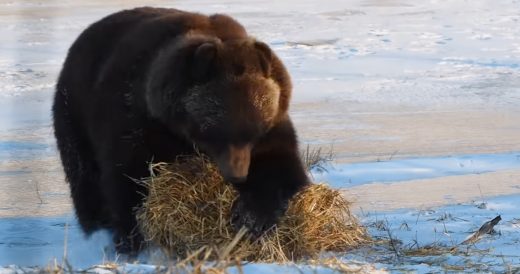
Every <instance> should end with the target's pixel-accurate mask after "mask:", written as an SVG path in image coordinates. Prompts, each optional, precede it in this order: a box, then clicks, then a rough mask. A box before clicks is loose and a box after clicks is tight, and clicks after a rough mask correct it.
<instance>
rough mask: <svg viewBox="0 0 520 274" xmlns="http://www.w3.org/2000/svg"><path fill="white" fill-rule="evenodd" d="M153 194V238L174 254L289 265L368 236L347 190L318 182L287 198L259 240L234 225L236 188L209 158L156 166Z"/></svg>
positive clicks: (144, 217)
mask: <svg viewBox="0 0 520 274" xmlns="http://www.w3.org/2000/svg"><path fill="white" fill-rule="evenodd" d="M152 174H153V175H152V176H151V178H149V179H148V180H146V181H145V184H146V185H147V186H148V189H149V195H148V196H147V197H145V200H144V204H143V206H142V207H141V208H140V209H139V210H138V215H137V218H138V222H139V224H140V228H141V231H142V233H143V235H144V236H145V238H146V239H147V240H148V241H151V242H153V243H155V244H157V245H159V246H161V247H163V248H164V249H165V250H166V251H167V252H168V253H169V254H170V255H175V256H179V257H182V258H184V257H186V256H190V254H191V256H199V257H204V258H205V259H218V260H229V259H237V258H239V259H241V260H249V261H263V262H284V261H288V260H299V259H302V258H316V257H317V256H318V255H319V253H320V252H322V251H346V250H349V249H351V248H354V247H357V246H359V245H360V244H362V243H366V242H367V241H368V236H367V233H366V231H365V229H364V228H363V227H361V226H360V225H359V224H358V222H357V220H356V218H355V217H354V216H352V215H351V213H350V211H349V203H348V202H347V201H346V200H345V199H344V198H343V196H342V195H341V193H339V192H338V191H336V190H333V189H330V188H329V187H327V186H326V185H323V184H312V185H310V186H308V187H307V188H306V189H304V190H303V191H301V192H300V193H298V194H297V195H296V196H295V197H294V198H293V199H292V200H291V201H290V203H289V207H288V210H287V213H286V214H285V216H284V217H282V219H281V220H280V222H279V224H278V226H276V227H275V228H274V229H273V231H270V232H268V233H267V234H266V235H264V236H263V237H261V238H260V239H257V240H255V241H253V240H250V239H249V238H248V237H247V233H246V231H245V230H241V231H239V232H238V233H236V232H235V231H234V230H233V229H232V227H231V225H230V222H229V220H230V214H231V206H232V203H233V201H234V200H235V198H236V197H237V193H236V192H235V190H234V189H233V187H232V186H230V185H229V184H226V183H225V182H224V181H223V178H222V177H221V176H220V174H219V172H218V170H217V168H216V167H215V166H214V165H213V164H211V163H210V162H209V161H208V159H207V158H205V157H204V156H192V157H184V158H181V159H179V160H178V161H177V162H175V163H170V164H167V163H159V164H155V165H153V166H152Z"/></svg>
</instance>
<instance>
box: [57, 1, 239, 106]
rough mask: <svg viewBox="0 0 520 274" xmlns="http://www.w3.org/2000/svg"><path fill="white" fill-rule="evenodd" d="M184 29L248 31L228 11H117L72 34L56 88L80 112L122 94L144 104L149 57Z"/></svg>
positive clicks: (234, 34)
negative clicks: (225, 12) (212, 12)
mask: <svg viewBox="0 0 520 274" xmlns="http://www.w3.org/2000/svg"><path fill="white" fill-rule="evenodd" d="M186 33H198V34H204V35H208V36H214V37H218V38H219V39H220V40H223V41H225V40H228V39H240V38H245V37H247V33H246V31H245V29H244V28H243V27H242V25H240V24H239V23H238V22H237V21H235V20H234V19H232V18H231V17H229V16H226V15H220V14H215V15H211V16H206V15H202V14H198V13H191V12H185V11H180V10H176V9H166V8H150V7H143V8H135V9H131V10H124V11H120V12H117V13H114V14H111V15H109V16H107V17H105V18H103V19H101V20H99V21H97V22H95V23H93V24H92V25H90V26H89V27H88V28H87V29H86V30H84V31H83V32H82V33H81V35H80V36H79V37H78V38H77V39H76V41H75V42H74V43H73V45H72V46H71V48H70V49H69V53H68V55H67V58H66V60H65V63H64V65H63V69H62V71H61V74H60V77H59V79H58V83H57V90H58V91H59V92H62V93H63V94H64V95H66V98H67V100H68V103H69V104H70V105H71V108H72V109H74V110H73V112H77V113H78V115H79V116H84V115H86V116H90V115H102V112H98V114H92V113H91V110H92V109H96V108H98V107H99V105H100V103H103V105H106V106H108V105H111V104H109V103H107V102H110V101H112V102H121V101H123V100H122V99H121V98H130V99H131V100H132V102H128V105H132V106H133V107H132V108H134V109H137V110H142V109H143V107H144V105H143V104H144V100H143V99H144V98H143V97H142V96H143V95H142V93H143V91H144V82H145V77H146V75H147V71H146V70H147V69H148V66H149V64H150V62H151V61H152V60H153V59H154V58H155V56H156V55H157V54H158V53H159V52H160V51H161V49H162V48H163V47H164V46H165V45H166V44H167V43H168V42H171V41H174V39H175V38H176V37H179V36H180V35H183V34H186ZM125 100H126V99H125ZM116 105H117V103H116ZM112 107H113V105H112Z"/></svg>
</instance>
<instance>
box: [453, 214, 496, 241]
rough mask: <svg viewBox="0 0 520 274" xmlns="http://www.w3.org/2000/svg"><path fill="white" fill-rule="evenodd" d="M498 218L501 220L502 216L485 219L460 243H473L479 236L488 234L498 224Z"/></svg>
mask: <svg viewBox="0 0 520 274" xmlns="http://www.w3.org/2000/svg"><path fill="white" fill-rule="evenodd" d="M500 220H502V217H500V215H498V216H497V217H495V218H494V219H493V220H491V221H487V222H485V223H484V224H483V225H482V226H481V227H480V228H479V230H478V231H477V232H475V233H473V234H471V235H470V236H469V237H468V238H466V240H464V241H463V242H462V243H461V244H463V245H465V244H473V243H476V242H477V241H478V240H480V238H481V237H482V236H483V235H485V234H489V233H491V232H492V231H493V227H494V226H495V225H496V224H498V222H500Z"/></svg>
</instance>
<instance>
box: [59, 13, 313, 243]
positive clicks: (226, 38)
mask: <svg viewBox="0 0 520 274" xmlns="http://www.w3.org/2000/svg"><path fill="white" fill-rule="evenodd" d="M290 96H291V83H290V79H289V76H288V74H287V71H286V69H285V68H284V66H283V64H282V63H281V61H280V60H279V59H278V58H277V57H276V55H275V54H274V53H273V52H272V51H271V50H270V49H269V47H268V46H267V45H266V44H264V43H262V42H258V41H256V40H255V39H253V38H251V37H249V36H248V35H247V33H246V31H245V30H244V28H243V27H242V26H241V25H240V24H239V23H237V22H236V21H235V20H233V19H232V18H230V17H229V16H226V15H220V14H217V15H212V16H209V17H208V16H204V15H201V14H196V13H188V12H183V11H179V10H174V9H159V8H137V9H133V10H126V11H121V12H118V13H115V14H112V15H110V16H108V17H106V18H104V19H102V20H100V21H98V22H96V23H94V24H92V25H91V26H90V27H88V28H87V29H86V30H85V31H84V32H83V33H82V34H81V35H80V36H79V38H78V39H77V40H76V41H75V42H74V44H73V45H72V46H71V48H70V50H69V53H68V56H67V58H66V61H65V63H64V66H63V69H62V71H61V75H60V77H59V80H58V84H57V88H56V95H55V101H54V106H53V115H54V127H55V134H56V139H57V143H58V148H59V151H60V155H61V160H62V163H63V166H64V170H65V174H66V177H67V180H68V182H69V184H70V189H71V195H72V199H73V202H74V207H75V210H76V214H77V217H78V219H79V222H80V224H81V226H82V228H83V229H84V231H85V232H86V233H87V234H89V233H91V232H93V231H95V230H97V229H100V228H107V229H110V230H113V231H114V241H115V242H116V244H118V247H119V250H120V251H136V250H138V248H139V244H140V242H141V236H140V234H139V232H138V231H136V230H135V227H136V219H135V215H134V209H135V207H137V206H139V204H140V202H141V200H142V194H143V193H145V192H146V189H144V188H143V187H142V186H141V185H139V184H137V183H135V181H134V180H132V178H142V177H146V176H148V175H149V172H148V163H149V162H151V161H154V162H157V161H172V160H174V159H175V158H176V156H178V155H183V154H184V155H185V154H191V153H193V152H194V150H195V148H194V145H195V147H198V148H200V150H201V151H202V152H204V153H207V154H208V155H209V156H210V157H211V158H212V159H213V160H214V161H215V162H216V163H217V165H218V166H219V169H220V170H221V172H222V174H223V176H224V177H225V178H226V179H227V180H228V181H230V182H231V183H233V184H234V185H235V186H236V188H237V189H238V191H239V198H238V200H237V201H236V202H235V205H234V208H233V212H234V215H233V219H232V223H233V225H234V226H235V227H240V226H242V225H245V226H247V227H248V228H250V229H251V231H252V232H253V233H254V234H256V235H259V234H260V233H262V232H263V231H265V230H266V229H267V228H269V227H270V226H272V225H273V224H274V223H275V222H276V220H277V218H278V217H279V216H280V215H281V214H283V212H284V210H285V207H286V204H287V200H288V199H289V198H290V197H292V196H293V195H294V194H295V193H296V192H297V191H298V190H299V189H300V188H301V187H302V186H303V185H305V184H306V183H307V182H308V178H307V175H306V172H305V170H304V168H303V166H302V163H301V160H300V158H299V155H298V146H297V138H296V134H295V131H294V129H293V126H292V123H291V121H290V119H289V116H288V113H287V110H288V105H289V99H290Z"/></svg>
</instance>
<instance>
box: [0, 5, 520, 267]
mask: <svg viewBox="0 0 520 274" xmlns="http://www.w3.org/2000/svg"><path fill="white" fill-rule="evenodd" d="M142 5H151V6H162V7H174V8H179V9H185V10H190V11H199V12H203V13H217V12H221V13H222V12H224V13H228V14H230V15H232V16H233V17H235V18H237V19H238V20H239V21H240V22H241V23H243V24H244V26H245V27H246V29H247V30H248V32H249V33H250V34H251V35H253V36H255V37H257V38H258V39H260V40H262V41H265V42H266V43H268V44H269V45H270V46H271V47H272V49H273V50H275V51H276V53H277V54H278V55H279V56H280V57H281V58H282V59H283V61H284V63H285V64H286V65H287V68H288V70H289V71H290V73H291V75H292V78H293V84H294V93H293V101H292V106H291V116H292V118H293V120H294V123H295V125H296V127H297V130H298V133H299V137H300V142H301V144H302V147H305V146H307V145H309V147H310V148H311V149H312V148H316V147H323V148H325V150H326V149H329V148H330V149H332V151H333V153H334V156H335V157H334V161H333V162H330V163H327V164H325V165H324V168H325V169H326V171H323V170H322V171H321V172H320V171H319V170H315V171H314V172H313V177H314V179H315V180H316V181H326V182H327V183H329V184H330V185H331V186H333V187H336V188H340V189H341V190H342V191H344V193H345V195H346V197H347V198H348V199H349V200H352V201H353V204H352V209H353V210H354V211H355V212H356V213H357V215H358V216H359V217H360V218H361V220H362V222H363V223H364V224H365V225H366V226H367V227H368V228H369V231H370V233H371V235H372V236H373V237H374V238H375V239H376V240H377V241H376V243H375V244H374V245H372V246H369V247H366V248H362V249H360V250H355V251H351V252H348V253H341V254H340V253H338V254H324V255H323V256H324V257H336V258H339V259H340V260H341V261H343V262H345V263H347V264H349V265H351V266H353V267H358V269H359V270H360V271H361V272H370V271H375V270H380V271H385V270H389V271H395V272H401V271H413V272H420V273H423V272H444V271H453V272H459V271H467V272H475V271H491V272H507V271H512V272H514V271H520V270H519V269H520V261H519V258H520V249H518V244H519V240H520V239H519V235H520V234H519V229H520V225H519V224H520V221H519V220H520V213H519V212H520V202H519V201H520V27H519V26H520V1H518V0H498V1H485V0H480V1H464V0H446V1H437V0H425V1H412V0H349V1H343V0H327V1H316V0H284V1H268V0H252V1H239V0H229V1H212V0H211V1H210V0H203V1H188V0H180V1H175V2H172V1H167V0H150V1H146V2H143V1H138V0H127V1H119V0H105V1H101V0H93V1H76V0H60V1H58V0H46V1H40V0H23V1H22V0H18V1H16V0H0V266H5V267H0V273H13V271H22V272H23V271H32V270H35V268H23V267H29V266H39V267H42V266H43V267H44V266H46V265H48V264H49V262H52V261H53V260H54V259H56V260H57V261H58V262H59V263H61V261H62V259H63V255H64V248H65V247H66V249H67V252H66V253H67V259H68V261H69V262H70V263H71V264H72V265H73V266H74V267H75V268H78V269H79V268H82V269H85V268H88V267H89V266H91V265H95V264H100V263H102V262H103V261H106V260H118V261H119V262H121V263H122V264H121V265H120V269H119V270H120V271H123V272H128V273H132V272H136V273H137V272H150V273H151V272H155V271H157V270H161V269H156V268H155V266H154V265H153V264H154V263H156V262H157V256H159V255H157V256H156V255H155V253H153V252H152V253H151V255H150V254H148V255H145V256H143V257H142V258H141V261H140V263H148V264H125V263H124V258H116V257H115V254H114V252H113V247H111V245H110V238H111V236H110V235H109V233H107V232H99V233H96V234H94V235H93V236H92V237H91V238H89V239H86V238H85V237H84V236H83V235H82V234H81V231H80V229H79V227H78V224H77V223H76V220H75V216H74V214H73V209H72V207H71V202H70V198H69V190H68V186H67V184H66V183H65V182H64V177H63V172H62V168H61V165H60V163H59V158H58V154H57V151H56V146H55V140H54V136H53V131H52V126H51V113H50V108H51V102H52V98H53V92H54V86H55V82H56V79H57V76H58V73H59V71H60V69H61V65H62V62H63V60H64V58H65V56H66V53H67V49H68V47H69V46H70V44H71V43H72V42H73V41H74V39H76V37H77V36H78V35H79V33H80V32H81V31H82V30H83V29H84V28H86V27H87V26H88V25H89V24H90V23H92V22H94V21H96V20H98V19H100V18H101V17H103V16H106V15H108V14H110V13H112V12H115V11H118V10H121V9H124V8H131V7H136V6H142ZM497 215H501V216H502V221H501V222H500V223H498V225H497V226H495V230H496V233H494V234H493V235H486V236H484V237H483V238H482V239H481V240H480V241H479V242H477V243H475V244H472V245H460V243H461V242H462V241H463V240H464V239H465V238H466V237H467V236H469V235H470V234H471V233H472V232H474V231H475V230H478V228H479V227H480V226H481V225H482V224H483V223H484V222H486V221H489V220H491V219H493V218H494V217H496V216H497ZM159 257H160V256H159ZM8 265H11V266H8ZM14 265H17V266H14ZM244 270H245V272H246V273H280V272H284V273H290V272H293V271H294V273H301V272H303V273H315V272H317V273H331V272H333V271H332V270H331V269H327V268H326V267H313V266H308V265H306V264H299V265H291V266H278V265H274V264H255V263H253V264H248V265H246V266H244ZM95 271H97V272H103V271H108V270H103V269H101V268H97V270H95ZM109 271H112V272H113V271H115V270H113V269H112V270H109ZM229 271H230V272H231V273H238V269H234V268H232V269H229Z"/></svg>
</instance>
